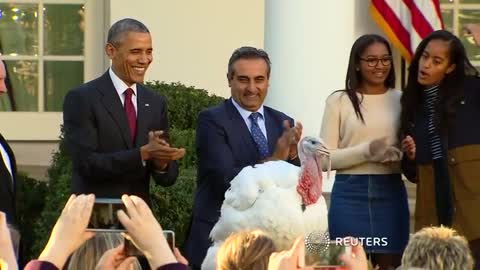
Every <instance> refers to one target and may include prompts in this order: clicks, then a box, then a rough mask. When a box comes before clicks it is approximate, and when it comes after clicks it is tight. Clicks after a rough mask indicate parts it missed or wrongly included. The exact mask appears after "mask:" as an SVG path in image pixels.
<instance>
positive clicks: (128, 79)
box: [0, 19, 480, 270]
mask: <svg viewBox="0 0 480 270" xmlns="http://www.w3.org/2000/svg"><path fill="white" fill-rule="evenodd" d="M105 52H106V54H107V56H108V57H109V58H110V59H111V62H112V64H111V67H110V68H109V69H108V70H107V71H106V72H105V73H104V74H103V75H102V76H100V77H99V78H97V79H95V80H93V81H90V82H87V83H85V84H83V85H81V86H79V87H78V88H75V89H73V90H71V91H69V92H68V93H67V95H66V97H65V102H64V112H63V116H64V129H65V142H66V146H67V150H68V153H69V154H70V157H71V159H72V161H73V175H72V181H71V190H72V193H73V194H76V195H72V196H71V197H70V199H69V200H68V202H67V203H66V205H65V207H64V209H63V211H62V213H61V215H60V217H59V219H58V220H57V223H56V224H55V227H54V228H53V230H52V232H51V235H50V239H49V241H48V243H47V245H46V246H45V248H44V250H43V251H42V253H41V254H40V256H39V257H38V259H37V260H32V261H31V262H29V263H28V265H26V266H25V268H24V269H29V270H34V269H64V268H66V269H109V270H110V269H141V267H145V265H144V264H142V262H141V258H144V259H146V261H147V264H148V266H147V267H150V268H151V269H162V270H166V269H178V270H180V269H187V267H190V268H191V269H194V270H196V269H200V267H201V264H202V261H203V259H204V257H205V254H206V252H207V249H208V248H209V246H210V245H211V240H210V239H209V234H210V231H211V230H212V228H213V226H214V225H215V223H216V222H217V220H218V219H219V213H220V207H221V205H222V202H223V200H224V194H225V192H226V191H227V189H228V188H229V184H230V181H231V180H232V179H233V178H234V177H235V176H236V175H237V174H238V173H239V172H240V170H242V168H244V167H246V166H249V165H255V164H259V163H264V162H267V161H279V160H281V161H286V162H289V163H291V164H294V165H297V166H298V165H300V159H299V157H298V152H297V147H298V146H297V144H298V143H299V141H300V138H301V137H302V125H301V123H299V122H295V121H294V120H293V119H292V118H291V117H289V116H288V115H286V114H284V113H282V112H280V111H278V110H275V109H273V108H271V107H268V106H265V105H264V100H265V97H266V96H267V93H268V86H269V77H270V70H271V63H270V59H269V56H268V54H267V53H266V52H265V51H263V50H261V49H257V48H253V47H241V48H239V49H237V50H235V51H234V52H233V54H232V56H231V58H230V60H229V62H228V70H227V81H228V85H229V87H230V89H231V97H230V98H228V99H226V100H225V101H224V102H223V103H221V104H219V105H217V106H214V107H212V108H208V109H206V110H204V111H202V112H201V113H200V114H199V116H198V122H197V125H198V126H197V131H196V147H197V149H196V150H197V156H198V175H197V186H196V192H195V198H194V205H193V213H192V219H191V224H190V231H189V234H188V236H187V240H186V243H185V246H184V251H185V255H186V258H184V257H183V256H182V255H181V254H180V252H179V250H178V249H176V248H173V249H171V248H170V247H169V246H168V243H167V241H166V239H165V237H164V235H163V233H162V227H161V225H160V224H159V223H158V222H157V220H156V219H155V217H154V216H153V214H152V211H151V210H150V207H149V202H150V200H149V196H150V195H149V193H150V191H149V181H150V178H153V179H154V180H155V182H156V183H157V184H159V185H162V186H169V185H173V184H174V183H175V181H176V178H177V176H178V166H177V162H176V161H177V160H179V159H181V158H182V157H183V155H184V154H185V149H183V148H178V147H175V146H172V145H170V144H169V136H168V117H167V107H166V106H167V104H166V100H165V99H164V98H163V97H161V96H160V95H157V94H154V93H153V91H151V90H150V89H148V88H146V87H145V86H143V85H142V84H141V83H142V82H143V80H144V75H145V72H146V70H147V69H148V66H149V65H150V63H151V62H152V60H153V53H152V52H153V48H152V41H151V36H150V32H149V30H148V28H147V27H146V26H145V25H144V24H143V23H141V22H139V21H137V20H134V19H123V20H120V21H118V22H116V23H114V24H113V25H112V27H111V28H110V30H109V32H108V38H107V44H106V46H105ZM408 73H409V74H408V82H407V85H406V87H405V89H402V90H403V91H400V89H395V71H394V66H393V61H392V51H391V48H390V45H389V43H388V42H387V40H385V39H384V38H383V37H381V36H379V35H374V34H368V35H363V36H361V37H359V38H358V39H357V40H356V41H355V43H354V44H353V46H352V49H351V52H350V59H349V64H348V68H347V74H346V79H345V88H344V89H342V90H338V91H334V92H333V93H332V94H331V95H330V96H329V97H328V98H327V100H326V106H325V112H324V115H323V121H322V124H321V131H320V137H321V138H322V140H323V141H324V142H325V143H326V145H328V147H329V151H330V158H331V166H332V168H333V169H335V170H336V171H337V174H336V176H335V182H334V186H333V190H332V194H331V202H330V209H329V214H328V223H329V231H330V234H331V237H332V238H339V237H340V238H345V237H353V238H368V239H387V241H385V244H382V245H378V244H377V243H378V241H367V242H365V244H364V246H361V245H354V246H352V252H351V254H344V255H342V256H341V258H340V259H341V260H342V261H343V263H344V264H345V267H346V268H347V269H352V270H356V269H368V264H369V262H370V263H371V264H372V265H373V266H374V267H376V269H381V270H383V269H395V268H398V267H401V269H413V268H415V267H417V268H423V269H474V264H475V263H476V264H477V265H476V269H480V268H479V267H480V266H479V261H480V226H479V225H477V224H478V223H479V222H478V221H479V220H478V218H477V215H476V214H475V207H476V206H477V205H479V203H480V185H479V184H478V183H479V182H478V181H477V178H478V176H479V175H480V169H479V168H480V127H479V126H476V125H472V119H476V118H478V117H480V89H479V88H480V78H479V77H478V75H479V74H478V72H477V70H476V69H475V68H474V67H473V66H472V64H471V63H470V62H469V60H468V58H467V55H466V52H465V48H464V47H463V45H462V43H461V41H460V40H459V39H458V38H457V37H456V36H454V35H453V34H451V33H450V32H447V31H444V30H438V31H434V32H432V33H431V34H430V35H429V36H428V37H427V38H425V39H424V40H423V41H422V42H421V43H420V45H419V46H418V48H417V50H416V52H415V54H414V56H413V60H412V62H411V63H410V67H409V72H408ZM5 77H6V73H5V68H4V65H3V63H2V64H1V65H0V81H1V82H2V84H0V90H2V92H5V90H6V88H5V84H4V80H5ZM2 92H0V93H2ZM0 139H1V141H0V146H1V147H0V150H1V154H2V158H3V161H4V162H0V176H1V179H2V182H1V183H0V196H1V198H2V199H1V203H0V206H1V208H0V210H1V211H3V212H5V213H3V212H2V213H1V214H0V259H1V260H0V269H16V268H17V267H18V266H17V263H16V255H15V254H16V247H17V246H18V243H16V242H18V239H19V238H18V237H16V236H15V232H16V220H15V214H14V212H15V211H14V209H15V205H14V196H13V195H12V194H14V190H15V173H16V168H15V159H14V156H13V153H12V151H11V149H10V148H9V147H8V144H6V142H5V140H4V139H3V137H1V136H0ZM4 165H5V166H4ZM402 174H404V175H405V176H406V177H407V178H408V179H409V180H410V181H412V182H415V183H417V203H416V209H415V227H416V231H418V232H417V233H415V234H414V235H413V236H410V235H409V227H410V224H409V210H408V203H407V195H406V190H405V185H404V182H403V180H402ZM87 194H90V195H87ZM125 194H128V195H125ZM95 197H97V198H99V197H102V198H103V197H107V198H121V199H122V202H123V204H124V206H125V210H119V211H118V212H116V213H115V214H116V215H118V219H119V221H120V222H121V224H122V225H123V226H124V228H125V229H126V233H124V234H123V235H122V236H121V235H119V234H105V233H95V232H92V231H89V230H87V225H88V221H89V218H90V216H91V213H92V207H93V204H94V199H95ZM279 199H281V198H279ZM352 221H354V222H352ZM450 228H453V229H450ZM457 231H458V233H457ZM124 238H126V239H127V240H128V241H131V242H133V243H134V245H135V246H136V248H138V249H139V250H140V251H141V252H142V253H143V256H142V257H141V258H140V261H139V260H137V259H136V258H135V257H133V256H129V255H128V254H126V253H125V248H124V245H126V243H124V241H127V240H124ZM12 240H13V242H12ZM382 243H383V242H382ZM304 248H305V244H304V240H303V238H302V237H301V236H299V238H298V239H297V240H296V241H295V243H294V244H293V246H292V247H291V249H290V250H286V251H278V250H277V249H276V248H275V245H274V243H273V241H272V239H270V236H268V235H266V234H264V233H263V232H261V231H257V230H254V231H242V232H239V233H236V234H233V235H231V236H230V237H229V238H228V239H227V240H226V241H225V242H224V243H223V245H222V246H221V247H220V249H219V251H218V253H217V269H232V270H233V269H238V270H240V269H309V266H305V265H304V264H305V263H304V261H303V254H304ZM187 259H188V261H187ZM187 265H188V266H187Z"/></svg>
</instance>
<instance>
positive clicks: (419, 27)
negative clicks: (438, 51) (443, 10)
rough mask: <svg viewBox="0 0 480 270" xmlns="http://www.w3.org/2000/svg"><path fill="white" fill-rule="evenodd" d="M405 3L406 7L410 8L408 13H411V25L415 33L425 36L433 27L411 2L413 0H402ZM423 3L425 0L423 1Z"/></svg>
mask: <svg viewBox="0 0 480 270" xmlns="http://www.w3.org/2000/svg"><path fill="white" fill-rule="evenodd" d="M403 2H404V3H405V5H407V7H408V9H409V10H410V14H412V15H411V16H412V25H413V27H414V28H415V30H416V31H417V33H418V34H419V35H420V36H421V37H424V36H427V35H428V34H429V33H430V32H433V28H432V26H431V25H430V23H429V22H428V21H427V19H425V17H424V16H423V13H422V12H421V11H420V10H418V8H417V5H415V3H414V2H413V0H403ZM423 2H424V3H425V1H423Z"/></svg>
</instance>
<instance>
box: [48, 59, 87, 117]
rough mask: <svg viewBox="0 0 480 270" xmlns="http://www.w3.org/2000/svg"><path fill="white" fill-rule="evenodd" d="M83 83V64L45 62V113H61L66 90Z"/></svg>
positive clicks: (79, 62) (78, 62)
mask: <svg viewBox="0 0 480 270" xmlns="http://www.w3.org/2000/svg"><path fill="white" fill-rule="evenodd" d="M82 83H83V62H81V61H76V62H73V61H68V62H66V61H45V111H50V112H51V111H56V112H61V111H62V106H63V98H64V97H65V94H66V93H67V91H68V90H70V89H72V88H73V87H75V86H79V85H80V84H82Z"/></svg>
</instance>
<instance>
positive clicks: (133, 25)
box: [107, 18, 150, 46]
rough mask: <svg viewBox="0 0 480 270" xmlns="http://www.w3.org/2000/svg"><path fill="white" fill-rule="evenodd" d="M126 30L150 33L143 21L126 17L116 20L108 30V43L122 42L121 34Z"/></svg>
mask: <svg viewBox="0 0 480 270" xmlns="http://www.w3.org/2000/svg"><path fill="white" fill-rule="evenodd" d="M126 32H137V33H150V31H148V28H147V27H146V26H145V25H144V24H143V23H141V22H139V21H137V20H135V19H131V18H125V19H122V20H119V21H117V22H115V23H114V24H113V25H112V26H111V27H110V29H109V30H108V36H107V43H110V44H112V45H114V46H117V45H118V43H119V42H120V36H121V35H122V34H123V33H126Z"/></svg>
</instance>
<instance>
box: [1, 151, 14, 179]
mask: <svg viewBox="0 0 480 270" xmlns="http://www.w3.org/2000/svg"><path fill="white" fill-rule="evenodd" d="M0 153H1V154H2V162H3V163H5V167H7V170H8V172H9V173H10V176H12V177H11V178H10V179H12V181H13V174H12V162H11V161H10V157H9V156H8V153H7V149H5V147H3V145H2V144H1V143H0Z"/></svg>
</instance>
